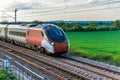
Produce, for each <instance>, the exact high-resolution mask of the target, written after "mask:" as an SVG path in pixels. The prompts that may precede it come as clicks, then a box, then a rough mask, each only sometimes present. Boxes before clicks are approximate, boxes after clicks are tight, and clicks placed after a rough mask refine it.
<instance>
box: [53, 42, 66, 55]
mask: <svg viewBox="0 0 120 80" xmlns="http://www.w3.org/2000/svg"><path fill="white" fill-rule="evenodd" d="M54 50H55V53H66V52H67V51H68V45H67V44H66V42H64V43H55V44H54Z"/></svg>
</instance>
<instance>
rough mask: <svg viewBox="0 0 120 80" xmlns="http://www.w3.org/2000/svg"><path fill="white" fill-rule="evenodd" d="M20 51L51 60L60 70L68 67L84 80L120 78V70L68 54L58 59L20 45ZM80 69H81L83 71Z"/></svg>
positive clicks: (114, 79) (113, 79)
mask: <svg viewBox="0 0 120 80" xmlns="http://www.w3.org/2000/svg"><path fill="white" fill-rule="evenodd" d="M2 43H3V44H4V42H2ZM10 45H11V44H10ZM10 45H9V44H7V45H6V46H7V47H8V46H10ZM12 48H14V49H15V46H12V47H10V49H12ZM18 52H19V53H23V52H25V53H24V55H26V56H29V55H32V56H29V57H30V58H33V57H36V58H38V59H42V61H43V62H45V61H46V62H47V63H48V62H50V63H51V64H49V65H50V66H53V65H52V64H54V67H55V66H60V67H61V69H60V70H64V72H67V71H66V70H67V69H68V70H69V71H68V72H70V71H71V72H72V73H71V72H70V74H72V75H74V76H75V75H76V76H77V77H79V78H81V79H82V80H90V79H93V80H119V79H120V78H119V76H120V75H119V71H118V72H116V71H115V70H113V69H109V68H105V67H103V66H102V68H101V67H100V66H99V65H98V67H97V65H95V64H90V63H89V64H87V62H85V61H81V60H78V59H77V60H75V59H74V58H70V57H68V56H63V57H62V58H59V59H57V58H54V57H50V56H47V55H43V54H34V55H33V54H31V53H37V52H34V51H31V50H27V49H24V48H22V47H19V51H18ZM30 52H31V53H30ZM26 53H27V54H26ZM38 55H39V56H38ZM40 56H41V57H40ZM43 57H44V58H43ZM80 61H81V62H80ZM83 62H84V63H83ZM58 63H59V64H58ZM63 64H64V65H63ZM62 65H63V66H62ZM94 65H95V66H94ZM66 67H67V68H66ZM73 68H74V69H73ZM79 71H81V73H80V72H79ZM100 71H101V72H100ZM74 73H75V74H74ZM108 73H110V74H108ZM78 74H80V75H79V76H78Z"/></svg>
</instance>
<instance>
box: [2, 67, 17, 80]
mask: <svg viewBox="0 0 120 80" xmlns="http://www.w3.org/2000/svg"><path fill="white" fill-rule="evenodd" d="M0 80H19V79H17V78H16V77H15V76H14V75H13V74H12V73H9V72H7V71H6V70H5V69H3V68H0Z"/></svg>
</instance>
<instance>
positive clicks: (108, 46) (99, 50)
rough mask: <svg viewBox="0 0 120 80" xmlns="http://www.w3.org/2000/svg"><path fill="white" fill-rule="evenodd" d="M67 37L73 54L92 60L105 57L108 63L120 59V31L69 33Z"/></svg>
mask: <svg viewBox="0 0 120 80" xmlns="http://www.w3.org/2000/svg"><path fill="white" fill-rule="evenodd" d="M67 36H68V38H69V40H70V43H71V54H74V55H79V56H83V57H88V58H92V59H95V58H98V59H99V58H103V57H104V58H105V60H106V61H107V59H108V60H109V58H110V59H111V58H112V59H116V58H118V59H119V58H120V30H119V31H93V32H67ZM84 54H85V55H84ZM104 55H107V57H106V56H104ZM100 56H102V57H100ZM101 60H102V59H101ZM103 61H104V60H103Z"/></svg>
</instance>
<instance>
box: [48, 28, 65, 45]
mask: <svg viewBox="0 0 120 80" xmlns="http://www.w3.org/2000/svg"><path fill="white" fill-rule="evenodd" d="M46 33H47V36H48V37H49V39H51V40H52V41H54V42H58V43H61V42H64V40H65V39H66V37H65V35H64V33H63V31H62V30H61V29H58V28H56V27H51V28H49V29H47V30H46Z"/></svg>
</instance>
